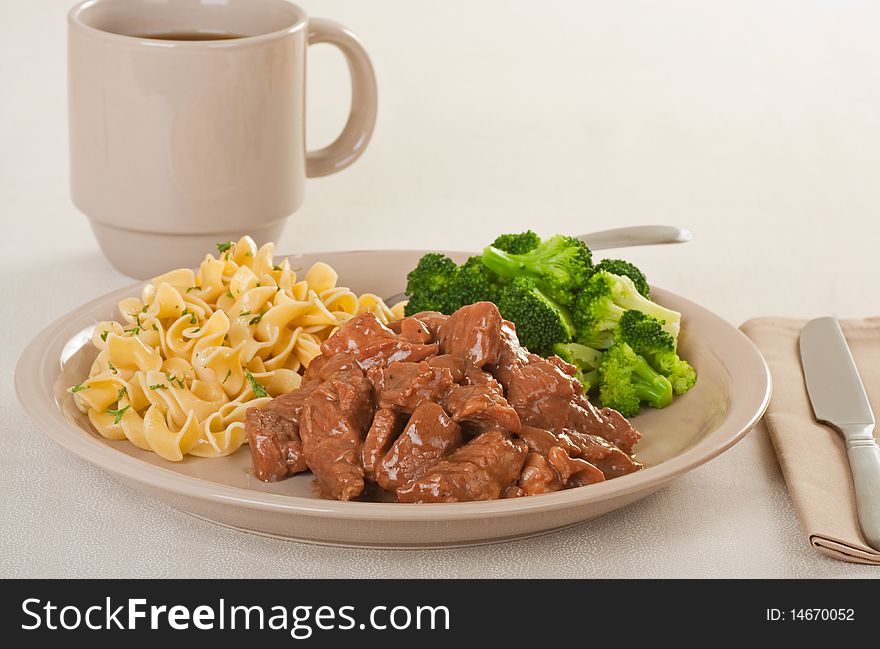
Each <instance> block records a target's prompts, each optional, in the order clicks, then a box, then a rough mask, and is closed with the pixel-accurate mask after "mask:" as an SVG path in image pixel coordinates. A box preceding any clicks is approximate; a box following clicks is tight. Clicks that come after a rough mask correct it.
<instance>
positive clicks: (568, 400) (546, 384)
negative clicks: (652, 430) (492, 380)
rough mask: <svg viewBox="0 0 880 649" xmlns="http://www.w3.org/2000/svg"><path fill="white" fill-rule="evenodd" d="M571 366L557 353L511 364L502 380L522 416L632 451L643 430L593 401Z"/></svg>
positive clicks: (530, 422)
mask: <svg viewBox="0 0 880 649" xmlns="http://www.w3.org/2000/svg"><path fill="white" fill-rule="evenodd" d="M567 366H568V363H565V362H564V361H562V360H559V359H557V360H556V361H555V362H554V361H553V357H551V358H550V359H549V360H545V359H537V360H535V359H530V360H529V362H528V364H525V365H523V364H518V363H512V364H509V365H508V367H507V369H506V371H505V372H504V373H503V380H502V383H504V387H505V389H506V391H507V399H508V401H509V402H510V404H511V405H512V406H513V407H514V409H515V410H516V411H517V413H519V416H520V419H521V420H522V421H523V423H525V424H528V425H530V426H536V427H538V428H544V429H547V430H551V431H553V432H556V433H558V432H560V431H562V430H564V429H571V430H575V431H577V432H581V433H586V434H589V435H598V436H599V437H602V438H604V439H607V440H608V441H610V442H611V443H612V444H615V445H616V446H617V447H618V448H620V450H622V451H623V452H625V453H627V454H631V453H632V449H633V446H634V445H635V444H636V442H638V441H639V437H640V435H639V433H638V432H637V431H636V430H635V429H634V428H633V427H632V425H631V424H630V423H629V422H628V421H627V420H626V419H625V418H624V417H623V415H621V414H620V413H619V412H617V411H616V410H611V409H610V408H603V409H602V410H599V409H598V408H596V407H595V406H594V405H593V404H591V403H590V401H589V400H588V399H587V398H586V397H585V396H584V394H583V390H582V388H581V385H580V383H579V382H578V381H577V379H575V378H574V377H573V376H572V375H570V374H568V372H567Z"/></svg>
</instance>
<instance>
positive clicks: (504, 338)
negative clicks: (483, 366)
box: [490, 320, 537, 389]
mask: <svg viewBox="0 0 880 649" xmlns="http://www.w3.org/2000/svg"><path fill="white" fill-rule="evenodd" d="M532 358H537V357H536V356H535V355H534V354H531V353H530V352H529V351H528V350H527V349H526V348H525V347H523V346H522V345H520V344H519V338H517V336H516V325H514V324H513V323H512V322H509V321H507V320H502V321H501V338H500V344H499V347H498V360H497V362H496V363H495V365H494V366H492V367H491V368H490V369H491V370H492V374H493V376H495V378H496V379H498V380H499V381H500V382H501V384H502V385H503V386H505V389H506V388H507V383H508V382H509V380H510V372H511V371H512V370H513V369H515V368H519V367H522V366H523V365H528V364H529V363H530V362H531V361H532Z"/></svg>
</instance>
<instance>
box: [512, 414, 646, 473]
mask: <svg viewBox="0 0 880 649" xmlns="http://www.w3.org/2000/svg"><path fill="white" fill-rule="evenodd" d="M519 436H520V437H521V438H522V440H523V441H524V442H525V443H526V444H527V445H528V447H529V449H531V450H532V451H535V452H537V453H540V454H541V455H545V456H546V455H547V454H548V453H549V452H550V449H551V448H553V447H554V446H559V447H561V448H563V449H564V450H565V452H566V453H568V454H569V455H570V456H572V457H579V458H581V459H583V460H586V461H587V462H589V463H590V464H592V465H594V466H596V467H597V468H598V469H599V470H600V471H602V473H603V474H604V475H605V478H606V479H611V478H617V477H620V476H622V475H626V474H627V473H632V472H634V471H638V470H639V469H641V468H642V465H641V464H639V463H638V462H636V461H635V460H633V459H632V458H631V457H630V456H629V455H627V454H626V453H624V452H623V451H621V450H620V449H619V448H618V447H617V446H615V445H614V444H612V443H611V442H609V441H607V440H605V439H603V438H601V437H598V436H596V435H588V434H586V433H579V432H577V431H573V430H567V429H566V430H562V431H560V432H559V433H552V432H550V431H549V430H544V429H541V428H535V427H533V426H523V427H522V429H521V430H520V432H519Z"/></svg>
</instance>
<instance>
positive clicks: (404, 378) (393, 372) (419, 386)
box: [367, 361, 455, 412]
mask: <svg viewBox="0 0 880 649" xmlns="http://www.w3.org/2000/svg"><path fill="white" fill-rule="evenodd" d="M367 375H368V376H369V378H370V380H371V381H372V382H373V385H374V386H375V388H376V393H377V394H378V395H379V407H381V408H399V409H400V410H402V411H404V412H412V411H414V410H415V409H416V408H417V407H418V405H419V404H420V403H422V402H424V401H433V402H435V403H436V402H437V401H440V399H442V398H443V395H445V394H446V393H447V392H448V391H449V388H450V387H452V385H453V384H454V383H455V380H454V377H453V375H452V372H451V371H450V370H449V369H447V368H445V367H432V366H431V365H430V364H429V363H427V362H426V361H422V362H420V363H399V362H398V363H391V365H389V366H388V367H382V366H376V367H371V368H370V369H369V370H368V372H367Z"/></svg>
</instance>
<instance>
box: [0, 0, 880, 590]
mask: <svg viewBox="0 0 880 649" xmlns="http://www.w3.org/2000/svg"><path fill="white" fill-rule="evenodd" d="M72 4H73V2H70V1H66V0H65V1H56V0H51V1H50V0H3V2H2V3H0V111H2V112H0V217H2V225H3V235H4V236H3V238H2V249H0V309H2V313H0V325H2V336H3V339H4V345H3V351H2V353H0V364H2V368H3V371H2V373H0V435H2V440H3V445H2V447H0V505H2V509H0V512H2V513H0V516H2V519H0V576H273V575H279V576H335V577H350V576H396V575H400V576H551V577H552V576H611V577H613V576H676V577H678V576H680V577H685V576H691V577H699V576H749V577H764V576H766V577H775V576H838V575H848V576H877V572H876V570H877V569H876V568H869V567H864V566H852V565H847V564H843V563H840V562H835V561H833V560H830V559H826V558H824V557H821V556H819V555H818V554H816V553H815V552H814V551H813V550H811V549H810V548H809V546H808V545H807V542H806V540H805V538H804V537H803V534H802V532H801V530H800V528H799V526H798V523H797V520H796V518H795V517H794V513H793V510H792V507H791V504H790V501H789V500H788V497H787V494H786V491H785V485H784V483H783V482H782V480H781V477H780V475H779V470H778V467H777V465H776V460H775V458H774V456H773V453H772V448H771V447H770V445H769V442H768V441H767V438H766V434H765V433H764V432H763V431H762V430H758V431H756V432H755V434H753V435H751V436H750V437H749V438H747V439H746V440H745V441H744V442H743V443H741V444H740V445H738V446H737V447H735V448H734V449H732V450H731V451H730V452H728V453H726V454H724V455H723V456H722V457H720V458H719V459H717V460H715V461H713V462H711V463H710V464H708V465H706V466H704V467H702V468H701V469H699V470H697V471H694V472H693V473H691V474H688V475H687V476H686V477H684V478H683V479H681V480H679V481H678V482H676V483H674V484H673V485H672V486H670V487H668V488H667V489H665V490H664V491H662V492H660V493H658V494H656V495H654V496H652V497H649V498H647V499H646V500H644V501H641V502H640V503H638V504H636V505H634V506H632V507H629V508H627V509H624V510H622V511H619V512H616V513H614V514H612V515H610V516H608V517H606V518H603V519H601V520H599V521H595V522H593V523H590V524H588V525H586V526H582V527H580V528H576V529H574V530H569V531H566V532H562V533H558V534H554V535H550V536H545V537H541V538H538V539H533V540H529V541H520V542H515V543H509V544H505V545H498V546H489V547H483V548H474V549H466V550H462V549H459V550H445V551H429V552H388V551H369V550H346V549H327V548H317V547H311V546H307V545H302V544H295V543H287V542H282V541H274V540H269V539H263V538H258V537H253V536H249V535H246V534H243V533H239V532H234V531H230V530H226V529H222V528H220V527H216V526H214V525H211V524H209V523H205V522H201V521H198V520H195V519H192V518H190V517H188V516H186V515H184V514H181V513H178V512H176V511H174V510H172V509H170V508H168V507H166V506H164V505H160V504H158V503H156V502H154V501H152V500H150V499H148V498H146V497H143V496H141V495H140V494H138V493H137V492H134V491H132V490H130V489H128V488H125V487H122V486H120V485H118V484H117V483H116V482H114V481H113V480H112V479H110V478H108V477H107V476H105V475H104V474H102V473H101V472H99V471H97V470H95V469H93V468H91V467H89V466H88V465H86V464H84V463H82V462H80V461H79V460H77V459H75V458H73V457H71V456H70V455H69V454H67V453H66V452H64V451H62V450H61V449H59V448H57V447H56V446H54V445H53V444H51V443H50V442H49V441H48V440H47V439H46V438H45V437H44V435H43V434H42V433H40V432H39V431H38V430H37V429H36V428H34V427H33V425H32V424H30V422H29V421H28V420H27V419H26V417H25V416H24V414H23V413H22V411H21V409H20V407H19V406H18V405H17V402H16V400H15V396H14V390H13V386H12V372H13V368H14V363H15V361H16V359H17V357H18V354H19V352H20V350H21V349H22V347H23V346H24V345H25V344H26V343H27V341H28V340H29V339H30V338H31V337H32V336H33V335H34V334H35V333H36V331H37V330H39V329H40V328H42V327H43V326H45V325H46V324H48V323H49V322H50V321H51V320H53V319H55V318H56V317H58V316H60V315H62V314H63V313H65V312H66V311H68V310H70V309H72V308H74V307H76V306H78V305H79V304H81V303H82V302H84V301H87V300H89V299H92V298H94V297H97V296H99V295H101V294H103V293H105V292H107V291H108V290H110V289H113V288H117V287H120V286H123V285H125V284H128V283H130V281H131V280H129V279H128V278H126V277H124V276H122V275H120V274H119V273H117V272H116V271H114V270H113V269H112V268H111V267H110V266H109V264H108V263H107V262H106V261H105V260H104V258H103V257H102V256H101V254H100V252H99V250H98V247H97V245H96V244H95V242H94V240H93V238H92V235H91V232H90V230H89V228H88V225H87V223H86V221H85V219H84V217H83V216H82V215H80V214H79V213H78V212H77V211H76V209H75V208H74V207H73V205H72V204H71V202H70V199H69V193H68V190H69V187H68V178H67V139H66V138H67V124H66V78H65V75H66V59H65V56H66V55H65V46H66V45H65V40H66V37H65V28H66V23H65V19H66V11H67V9H68V7H69V6H71V5H72ZM301 5H302V6H303V7H304V8H305V9H306V10H307V11H308V12H309V13H310V14H311V15H315V16H322V17H327V18H332V19H335V20H337V21H339V22H342V23H344V24H345V25H347V26H348V27H350V28H351V29H352V30H353V31H355V32H356V33H357V34H358V35H359V36H360V38H361V40H362V41H363V43H364V45H365V47H366V48H367V50H368V51H369V52H370V54H371V56H372V58H373V62H374V64H375V67H376V70H377V75H378V78H379V97H380V99H379V120H378V124H377V127H376V132H375V135H374V138H373V141H372V142H371V144H370V146H369V148H368V150H367V152H366V154H365V155H364V157H363V158H362V159H361V160H360V161H358V162H357V163H356V164H355V165H354V166H353V167H351V168H350V169H348V170H346V171H344V172H342V173H340V174H338V175H335V176H331V177H328V178H324V179H318V180H312V181H309V184H308V193H307V198H306V203H305V206H304V207H303V208H302V209H301V210H300V211H299V213H297V214H296V215H295V216H294V217H292V218H291V220H290V222H289V224H288V227H287V230H286V231H285V234H284V236H283V238H282V239H281V241H280V242H279V250H281V251H296V250H322V249H346V248H380V247H398V248H409V247H412V248H425V247H430V248H438V249H443V248H458V249H461V248H479V247H481V246H482V245H484V244H485V243H486V242H487V241H489V240H491V239H492V238H493V237H494V236H495V235H496V234H497V233H499V232H501V231H516V230H521V229H524V228H527V227H532V228H534V229H537V230H538V231H539V232H541V233H543V234H553V233H555V232H557V231H559V232H569V233H579V232H587V231H591V230H599V229H605V228H609V227H614V226H617V225H635V224H640V223H672V224H677V225H682V226H687V227H689V228H691V229H692V230H693V231H694V233H695V235H696V239H695V240H694V241H693V242H692V243H690V244H687V245H686V246H678V247H666V248H654V249H640V250H632V251H627V253H626V256H627V257H628V258H630V259H632V260H633V261H635V262H636V263H638V264H639V265H641V266H642V267H643V268H644V269H645V270H646V271H647V273H648V275H649V279H650V280H651V281H652V283H655V284H657V285H660V286H663V287H665V288H668V289H670V290H673V291H675V292H677V293H680V294H683V295H685V296H687V297H689V298H691V299H694V300H696V301H697V302H700V303H702V304H703V305H705V306H707V307H708V308H710V309H712V310H714V311H716V312H717V313H719V314H720V315H722V316H723V317H725V318H727V319H728V320H730V321H731V322H734V323H737V324H739V323H740V322H742V321H744V320H745V319H748V318H750V317H755V316H761V315H791V316H804V317H807V316H816V315H826V314H833V315H838V316H840V317H858V316H867V315H878V314H880V297H878V295H880V293H878V290H877V287H878V286H880V255H878V251H877V248H878V240H880V223H878V216H880V215H878V208H880V182H878V175H880V38H878V36H877V34H878V27H880V8H878V7H877V5H875V4H872V3H869V2H851V1H846V0H836V1H830V0H829V1H827V2H817V1H813V2H794V1H792V2H781V1H768V0H764V1H742V2H736V3H733V2H709V1H697V0H695V1H688V2H684V1H682V2H634V1H623V2H601V1H598V2H585V1H581V2H574V1H566V2H563V1H555V2H545V3H535V2H522V1H518V0H517V1H513V0H511V1H508V2H502V1H493V2H490V1H488V0H471V1H467V2H465V1H454V2H453V1H448V0H447V1H444V2H428V1H427V0H415V1H414V0H375V1H373V2H363V1H361V2H357V1H354V0H349V1H343V0H323V1H305V0H304V1H302V2H301ZM310 55H311V61H310V68H309V75H310V76H309V101H308V104H309V123H308V137H309V142H310V146H312V147H314V148H318V147H320V146H322V145H324V144H326V143H328V142H329V141H330V140H332V139H333V137H335V134H336V133H337V132H338V130H339V129H340V128H341V125H342V124H343V123H344V121H345V117H346V111H347V103H348V100H349V91H348V81H347V72H346V69H345V65H344V63H343V61H342V58H341V56H339V55H338V54H337V53H336V52H335V51H333V50H332V49H331V48H330V47H327V46H318V47H315V48H313V50H312V51H311V52H310Z"/></svg>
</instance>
